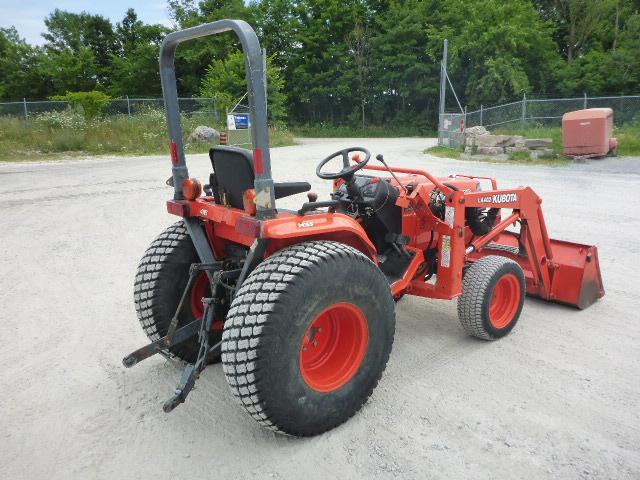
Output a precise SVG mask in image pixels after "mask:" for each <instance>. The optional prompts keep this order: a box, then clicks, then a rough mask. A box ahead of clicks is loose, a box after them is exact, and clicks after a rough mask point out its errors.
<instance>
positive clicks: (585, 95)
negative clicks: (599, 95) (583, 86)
mask: <svg viewBox="0 0 640 480" xmlns="http://www.w3.org/2000/svg"><path fill="white" fill-rule="evenodd" d="M584 109H585V110H586V109H587V92H584Z"/></svg>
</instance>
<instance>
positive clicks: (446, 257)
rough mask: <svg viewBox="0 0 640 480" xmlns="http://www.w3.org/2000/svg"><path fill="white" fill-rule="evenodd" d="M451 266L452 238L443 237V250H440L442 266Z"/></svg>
mask: <svg viewBox="0 0 640 480" xmlns="http://www.w3.org/2000/svg"><path fill="white" fill-rule="evenodd" d="M450 265H451V237H450V236H449V235H443V236H442V248H441V249H440V266H441V267H444V268H449V266H450Z"/></svg>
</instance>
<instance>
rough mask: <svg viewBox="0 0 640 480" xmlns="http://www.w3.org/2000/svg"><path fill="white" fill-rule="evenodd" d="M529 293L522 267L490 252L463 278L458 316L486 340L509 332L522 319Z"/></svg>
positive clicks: (471, 329)
mask: <svg viewBox="0 0 640 480" xmlns="http://www.w3.org/2000/svg"><path fill="white" fill-rule="evenodd" d="M524 297H525V281H524V273H523V272H522V268H520V265H518V264H517V263H516V262H514V261H513V260H510V259H508V258H506V257H500V256H496V255H489V256H486V257H483V258H481V259H480V260H478V261H477V262H475V263H474V264H472V265H471V266H470V267H469V268H468V269H467V271H466V273H465V275H464V279H463V281H462V296H461V297H460V298H459V299H458V317H459V318H460V323H461V324H462V327H463V328H464V329H465V331H466V332H467V333H468V334H469V335H472V336H474V337H478V338H481V339H483V340H497V339H498V338H501V337H504V336H505V335H507V334H508V333H509V332H510V331H511V330H512V329H513V327H514V326H515V325H516V323H517V322H518V319H519V318H520V313H521V312H522V306H523V304H524Z"/></svg>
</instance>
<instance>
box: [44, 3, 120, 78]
mask: <svg viewBox="0 0 640 480" xmlns="http://www.w3.org/2000/svg"><path fill="white" fill-rule="evenodd" d="M44 23H45V25H46V27H47V32H46V33H44V34H43V35H42V36H43V37H44V39H45V40H46V43H45V48H46V50H47V52H48V53H49V56H50V57H51V58H55V57H56V56H66V57H68V56H69V54H70V55H71V56H74V57H76V56H77V57H82V59H84V60H86V59H87V58H89V57H92V59H93V62H94V63H95V69H92V74H93V75H94V77H95V78H94V80H95V83H94V85H98V86H105V85H107V84H108V83H109V80H110V77H109V67H110V64H111V59H112V54H113V53H115V51H116V37H115V33H114V31H113V25H112V24H111V22H110V21H109V19H107V18H105V17H103V16H101V15H91V14H89V13H86V12H82V13H71V12H66V11H63V10H60V9H57V8H56V9H55V10H54V11H53V13H51V14H50V15H49V16H48V17H47V18H46V19H45V21H44ZM89 52H90V53H89ZM65 60H66V61H67V63H73V62H69V61H68V59H65ZM79 63H80V64H82V65H84V61H81V62H79ZM77 66H78V65H74V67H77ZM82 68H83V70H84V72H88V69H86V68H84V67H82Z"/></svg>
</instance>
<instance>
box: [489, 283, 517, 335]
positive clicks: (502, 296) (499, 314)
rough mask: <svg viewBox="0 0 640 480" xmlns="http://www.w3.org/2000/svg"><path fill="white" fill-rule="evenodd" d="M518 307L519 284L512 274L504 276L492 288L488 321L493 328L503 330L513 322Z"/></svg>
mask: <svg viewBox="0 0 640 480" xmlns="http://www.w3.org/2000/svg"><path fill="white" fill-rule="evenodd" d="M519 305H520V283H519V282H518V277H516V276H515V275H514V274H513V273H508V274H506V275H504V276H503V277H502V278H501V279H500V280H499V281H498V283H496V286H495V287H494V288H493V294H492V296H491V303H490V304H489V320H490V321H491V325H493V327H495V328H505V327H506V326H507V325H509V323H511V322H512V321H513V318H514V316H515V314H516V312H517V311H518V306H519Z"/></svg>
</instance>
